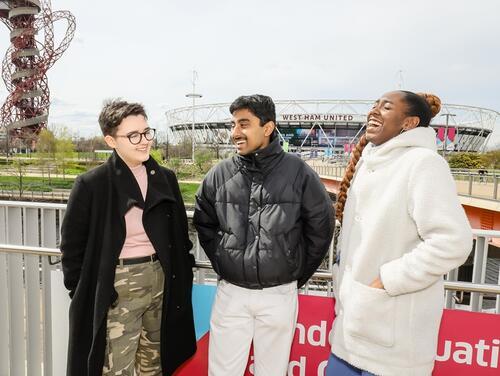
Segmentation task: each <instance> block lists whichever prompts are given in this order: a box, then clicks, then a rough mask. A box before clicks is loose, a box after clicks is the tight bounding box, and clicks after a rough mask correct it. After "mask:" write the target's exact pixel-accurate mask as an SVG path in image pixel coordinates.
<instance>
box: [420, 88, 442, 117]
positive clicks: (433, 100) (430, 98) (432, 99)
mask: <svg viewBox="0 0 500 376" xmlns="http://www.w3.org/2000/svg"><path fill="white" fill-rule="evenodd" d="M417 95H419V96H421V97H422V98H424V99H425V101H426V102H427V104H428V105H429V107H430V108H431V113H432V117H434V116H436V115H437V114H439V111H441V99H439V97H438V96H437V95H434V94H429V93H417Z"/></svg>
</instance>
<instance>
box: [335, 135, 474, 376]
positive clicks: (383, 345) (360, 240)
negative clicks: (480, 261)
mask: <svg viewBox="0 0 500 376" xmlns="http://www.w3.org/2000/svg"><path fill="white" fill-rule="evenodd" d="M339 245H340V246H339V251H340V264H339V265H338V266H337V265H336V266H335V267H334V276H333V277H334V284H335V290H336V291H335V296H336V298H337V301H336V307H335V311H336V314H337V317H336V319H335V322H334V329H333V338H332V352H333V353H334V354H335V355H337V356H338V357H340V358H342V359H344V360H345V361H347V362H348V363H350V364H352V365H354V366H356V367H358V368H361V369H364V370H367V371H369V372H372V373H374V374H376V375H383V376H386V375H387V376H389V375H395V376H396V375H397V376H403V375H415V376H420V375H422V376H423V375H431V373H432V369H433V367H434V358H435V355H436V350H437V337H438V331H439V324H440V321H441V315H442V310H443V303H444V289H443V275H444V274H446V273H447V272H448V271H450V270H451V269H454V268H456V267H458V266H459V265H461V264H462V263H463V262H464V261H465V259H466V258H467V256H468V254H469V253H470V251H471V249H472V233H471V228H470V225H469V222H468V220H467V218H466V216H465V213H464V210H463V208H462V206H461V205H460V203H459V201H458V198H457V193H456V186H455V183H454V181H453V178H452V176H451V173H450V169H449V167H448V164H447V163H446V161H445V160H444V159H443V158H441V157H440V156H439V155H438V154H437V152H436V133H435V132H434V130H433V129H432V128H430V127H422V128H415V129H413V130H410V131H407V132H404V133H402V134H400V135H399V136H397V137H394V138H393V139H391V140H389V141H387V142H386V143H384V144H382V145H379V146H377V147H374V146H373V145H372V144H368V145H367V146H366V148H365V150H364V151H363V153H362V157H361V159H360V161H359V162H358V165H357V166H356V173H355V175H354V178H353V180H352V182H351V187H350V189H349V191H348V194H347V201H346V205H345V208H344V218H343V227H342V232H341V237H340V239H339ZM377 277H380V278H381V279H382V282H383V284H384V287H385V290H382V289H375V288H371V287H369V284H370V283H371V282H372V281H373V280H375V278H377Z"/></svg>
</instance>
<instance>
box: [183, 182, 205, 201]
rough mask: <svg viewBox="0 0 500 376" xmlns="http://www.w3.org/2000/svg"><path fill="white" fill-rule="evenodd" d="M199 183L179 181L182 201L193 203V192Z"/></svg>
mask: <svg viewBox="0 0 500 376" xmlns="http://www.w3.org/2000/svg"><path fill="white" fill-rule="evenodd" d="M199 186H200V184H198V183H179V187H180V189H181V194H182V198H183V199H184V203H185V204H186V205H187V204H190V205H194V194H195V193H196V191H197V190H198V187H199Z"/></svg>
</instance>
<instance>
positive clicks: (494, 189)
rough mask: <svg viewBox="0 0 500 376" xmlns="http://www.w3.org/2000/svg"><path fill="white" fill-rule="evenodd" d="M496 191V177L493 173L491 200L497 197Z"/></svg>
mask: <svg viewBox="0 0 500 376" xmlns="http://www.w3.org/2000/svg"><path fill="white" fill-rule="evenodd" d="M497 191H498V179H497V174H496V173H494V174H493V200H496V199H497Z"/></svg>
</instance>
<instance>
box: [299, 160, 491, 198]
mask: <svg viewBox="0 0 500 376" xmlns="http://www.w3.org/2000/svg"><path fill="white" fill-rule="evenodd" d="M309 164H310V166H311V167H312V168H313V169H314V171H316V172H317V174H318V175H320V176H324V177H331V178H336V179H341V178H342V177H343V176H344V173H345V165H341V164H337V165H328V164H324V163H321V164H317V163H316V164H315V163H314V162H309ZM451 174H452V175H453V178H454V179H455V182H456V185H457V193H458V194H459V195H462V196H470V197H473V198H479V199H486V200H495V201H498V200H499V192H498V185H499V183H500V174H499V173H496V172H491V173H487V172H485V173H480V172H479V171H477V170H470V171H468V170H454V169H452V171H451Z"/></svg>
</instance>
